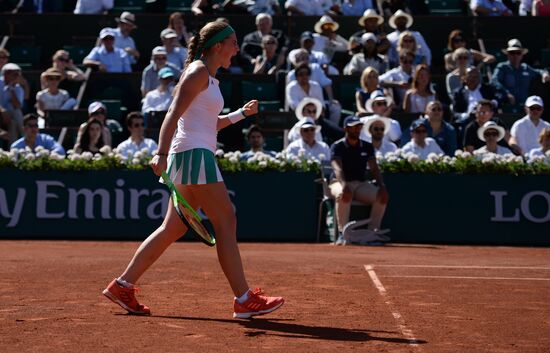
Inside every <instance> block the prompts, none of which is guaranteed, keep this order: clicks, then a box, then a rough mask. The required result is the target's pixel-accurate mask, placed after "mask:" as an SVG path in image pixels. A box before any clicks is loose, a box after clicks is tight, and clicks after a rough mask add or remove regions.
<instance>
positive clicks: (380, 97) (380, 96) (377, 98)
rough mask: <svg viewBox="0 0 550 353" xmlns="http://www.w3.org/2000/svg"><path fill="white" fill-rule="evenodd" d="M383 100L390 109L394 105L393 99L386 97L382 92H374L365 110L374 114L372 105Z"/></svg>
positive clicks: (366, 103)
mask: <svg viewBox="0 0 550 353" xmlns="http://www.w3.org/2000/svg"><path fill="white" fill-rule="evenodd" d="M381 100H385V101H386V105H387V106H388V107H390V106H391V105H392V103H393V100H392V99H391V97H388V96H386V95H385V94H384V93H382V92H380V91H374V92H372V93H371V95H370V98H369V99H367V101H366V102H365V109H366V110H367V112H369V113H372V112H373V110H372V104H373V103H374V102H376V101H381Z"/></svg>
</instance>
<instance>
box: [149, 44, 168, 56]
mask: <svg viewBox="0 0 550 353" xmlns="http://www.w3.org/2000/svg"><path fill="white" fill-rule="evenodd" d="M151 54H152V55H168V53H167V52H166V48H165V47H163V46H160V45H159V46H157V47H154V48H153V51H152V52H151Z"/></svg>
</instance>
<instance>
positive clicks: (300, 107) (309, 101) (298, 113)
mask: <svg viewBox="0 0 550 353" xmlns="http://www.w3.org/2000/svg"><path fill="white" fill-rule="evenodd" d="M308 104H314V105H315V108H316V109H317V112H316V113H315V120H317V119H319V117H320V116H321V113H322V112H323V103H321V101H320V100H318V99H317V98H312V97H305V98H304V99H302V100H301V101H300V103H298V105H297V106H296V110H295V112H296V118H298V120H302V119H304V118H307V117H305V116H303V115H302V111H303V110H304V107H305V106H306V105H308Z"/></svg>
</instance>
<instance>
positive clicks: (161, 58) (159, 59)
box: [154, 56, 167, 61]
mask: <svg viewBox="0 0 550 353" xmlns="http://www.w3.org/2000/svg"><path fill="white" fill-rule="evenodd" d="M166 59H167V57H166V56H155V58H154V60H158V61H163V60H166Z"/></svg>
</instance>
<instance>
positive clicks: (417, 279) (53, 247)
mask: <svg viewBox="0 0 550 353" xmlns="http://www.w3.org/2000/svg"><path fill="white" fill-rule="evenodd" d="M138 245H139V244H138V243H132V242H124V243H120V242H77V241H75V242H46V241H0V351H1V352H82V353H87V352H223V353H227V352H253V351H255V350H259V351H262V352H285V353H290V352H292V353H301V352H334V353H336V352H338V353H340V352H437V353H445V352H468V353H471V352H495V353H500V352H522V353H529V352H533V353H535V352H536V353H542V352H550V335H549V333H550V319H549V317H550V249H548V248H509V247H465V246H429V245H418V246H415V245H394V246H386V247H334V246H331V245H327V244H250V243H249V244H246V243H245V244H241V252H242V256H243V260H244V264H245V269H246V272H247V275H248V279H249V283H250V284H251V285H252V286H261V287H262V288H264V289H265V290H266V291H267V293H268V294H274V295H282V296H284V297H285V298H286V300H287V302H286V304H285V305H284V306H283V307H282V308H281V309H280V310H279V311H277V312H275V313H272V314H270V315H267V316H263V317H261V318H257V319H253V320H234V319H233V318H232V316H231V314H232V294H231V293H230V289H229V286H228V285H227V283H226V281H225V278H224V277H223V274H222V272H221V270H220V268H219V265H218V263H217V259H216V253H215V250H214V249H211V248H207V247H206V246H204V245H202V244H199V243H177V244H174V245H173V246H172V247H170V248H169V249H168V251H167V252H166V253H165V254H164V255H163V256H162V257H161V259H160V260H159V261H158V262H157V263H156V264H155V265H154V266H153V267H152V268H151V269H150V270H149V271H148V272H147V273H146V274H145V275H144V277H143V278H142V279H141V281H140V283H139V285H140V286H141V289H142V293H141V294H140V295H139V296H138V298H139V299H140V301H141V302H143V303H145V304H147V305H149V306H150V307H151V310H152V313H153V316H151V317H137V316H130V315H126V314H125V312H124V311H123V310H122V309H121V308H119V307H118V306H116V305H114V304H113V303H112V302H110V301H108V300H107V299H106V298H104V297H103V296H102V295H101V291H102V290H103V288H104V287H105V286H106V285H107V284H108V283H109V281H110V280H111V279H112V278H113V277H114V276H116V275H118V274H119V273H120V272H121V271H122V270H123V268H124V267H125V266H126V264H127V262H128V260H129V259H130V257H131V256H132V254H133V252H134V251H135V249H136V248H137V246H138ZM365 265H371V266H372V267H371V268H370V269H371V270H370V272H367V270H366V268H365ZM443 266H449V267H443ZM473 266H475V267H473ZM373 278H376V279H377V280H378V282H377V281H376V280H373Z"/></svg>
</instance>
